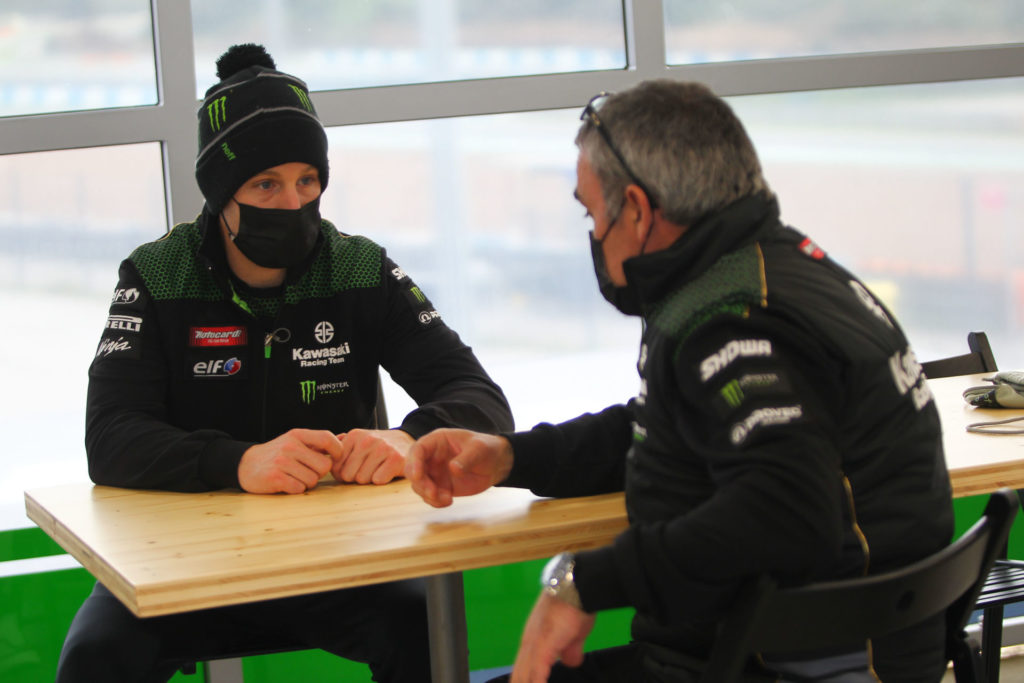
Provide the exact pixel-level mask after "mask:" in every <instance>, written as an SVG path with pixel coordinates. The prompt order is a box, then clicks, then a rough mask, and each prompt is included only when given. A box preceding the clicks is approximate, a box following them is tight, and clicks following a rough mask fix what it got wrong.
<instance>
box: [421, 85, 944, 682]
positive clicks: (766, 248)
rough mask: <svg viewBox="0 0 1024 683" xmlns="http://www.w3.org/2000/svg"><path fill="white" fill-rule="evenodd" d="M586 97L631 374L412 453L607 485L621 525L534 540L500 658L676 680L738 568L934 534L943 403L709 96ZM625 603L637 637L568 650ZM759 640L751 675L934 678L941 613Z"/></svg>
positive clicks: (554, 487) (799, 579)
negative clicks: (767, 646) (843, 641)
mask: <svg viewBox="0 0 1024 683" xmlns="http://www.w3.org/2000/svg"><path fill="white" fill-rule="evenodd" d="M582 120H583V125H582V126H581V128H580V131H579V134H578V136H577V139H576V143H577V146H578V147H579V159H578V164H577V185H576V191H575V195H576V198H577V199H578V200H579V201H580V203H582V204H583V206H584V207H585V208H586V210H587V214H588V215H589V216H590V217H591V218H592V220H593V227H594V229H593V232H592V233H591V247H592V252H593V258H594V267H595V271H596V273H597V279H598V282H599V284H600V289H601V292H602V293H603V294H604V296H605V298H607V299H608V301H609V302H611V303H612V304H613V305H614V306H615V307H616V308H617V309H619V310H620V311H622V312H623V313H626V314H628V315H636V316H640V317H642V319H643V323H644V324H643V337H642V340H641V344H640V350H639V360H638V362H637V369H638V371H639V374H640V389H639V393H638V394H637V395H636V397H634V398H633V399H631V400H630V401H629V402H628V403H626V404H623V405H616V406H611V407H609V408H607V409H605V410H604V411H602V412H600V413H598V414H585V415H581V416H580V417H578V418H575V419H573V420H570V421H568V422H565V423H562V424H559V425H551V424H540V425H537V426H536V427H534V428H533V429H532V430H530V431H526V432H519V433H514V434H505V435H502V436H494V435H484V434H477V433H473V432H468V431H463V430H452V429H442V430H438V431H435V432H432V433H431V434H428V435H427V436H424V437H422V438H420V439H419V441H418V442H417V444H416V445H415V446H414V448H413V450H412V451H411V452H410V455H409V458H408V459H407V461H406V476H408V477H409V479H410V480H411V481H412V483H413V486H414V488H415V489H416V490H417V491H418V492H419V493H420V495H421V496H423V498H424V500H426V501H427V502H428V503H430V504H432V505H436V506H443V505H448V504H450V503H451V501H452V497H453V496H459V495H472V494H474V493H478V492H480V491H482V490H484V489H486V488H487V487H489V486H492V485H502V486H519V487H527V488H530V489H531V490H532V491H534V492H535V493H537V494H539V495H545V496H577V495H587V494H596V493H601V492H607V491H614V490H624V491H625V494H626V504H627V508H628V511H629V520H630V525H629V528H628V529H627V530H626V531H624V532H623V533H622V534H621V535H620V536H619V537H618V538H617V539H616V540H615V542H614V543H613V544H612V545H610V546H608V547H604V548H599V549H596V550H591V551H587V552H580V553H575V554H573V553H561V554H559V555H558V556H556V557H555V558H554V559H553V560H552V562H551V563H549V564H548V567H547V569H546V570H545V572H544V576H543V581H542V584H543V586H544V588H543V592H542V594H541V596H540V598H539V599H538V601H537V604H536V605H535V607H534V610H533V613H532V614H531V616H530V619H529V621H528V623H527V625H526V628H525V631H524V633H523V637H522V643H521V646H520V650H519V654H518V656H517V658H516V662H515V667H514V670H513V673H512V676H511V678H512V680H513V681H516V682H521V681H545V680H553V681H688V680H693V679H694V676H695V672H696V671H698V670H699V668H700V663H701V660H702V658H703V657H705V656H706V654H707V652H708V650H709V648H710V646H711V645H712V643H713V640H714V637H715V628H716V624H717V623H718V621H719V620H720V619H721V618H722V616H723V615H724V614H725V613H726V611H727V610H729V609H730V608H731V603H732V600H733V598H734V596H735V592H736V590H737V588H738V586H739V585H741V584H742V583H743V582H744V581H746V580H749V579H751V578H753V577H755V576H758V575H760V574H763V573H768V574H771V575H772V576H773V577H775V578H776V579H777V580H778V581H779V582H780V583H781V584H783V585H800V584H803V583H807V582H810V581H817V580H823V579H837V578H843V577H855V576H862V575H865V574H872V573H876V572H882V571H886V570H889V569H893V568H896V567H900V566H903V565H906V564H909V563H911V562H913V561H915V560H917V559H920V558H922V557H924V556H926V555H929V554H931V553H933V552H935V551H936V550H938V549H940V548H942V547H943V546H944V545H946V544H947V543H948V542H949V540H950V537H951V535H952V505H951V497H950V489H949V479H948V475H947V473H946V469H945V463H944V457H943V450H942V439H941V430H940V426H939V417H938V413H937V411H936V408H935V405H934V402H933V401H932V400H931V397H930V394H929V393H928V389H927V385H926V384H925V379H924V376H923V374H922V373H921V370H920V366H919V365H918V364H917V362H916V360H915V359H914V354H913V351H912V349H911V347H910V345H909V344H908V342H907V339H906V337H905V336H904V334H903V332H902V330H901V329H900V327H899V325H898V324H897V322H896V320H895V319H894V318H893V316H892V314H891V313H890V312H889V311H888V310H887V309H886V308H885V306H884V305H883V304H882V303H881V302H880V301H878V300H877V299H876V298H875V297H874V296H873V295H872V294H871V293H870V291H869V290H868V288H867V287H865V286H864V285H863V284H862V283H861V282H860V281H859V280H858V279H857V278H856V277H855V276H853V275H852V274H850V273H849V272H848V271H846V270H845V269H844V268H843V267H842V266H840V265H839V264H837V263H836V262H834V261H832V260H831V259H830V258H829V257H828V256H827V255H826V254H825V252H824V251H823V249H822V248H821V247H819V246H818V245H817V244H815V242H813V241H812V240H811V239H810V238H809V237H807V236H805V235H804V234H801V233H799V232H797V231H796V230H794V229H792V228H790V227H788V226H786V225H784V224H783V223H782V222H781V220H780V217H779V207H778V204H777V201H776V198H775V196H774V194H773V193H772V192H771V190H770V189H769V187H768V184H767V183H766V182H765V180H764V178H763V176H762V172H761V166H760V163H759V161H758V158H757V154H756V152H755V150H754V147H753V145H752V144H751V141H750V139H749V138H748V136H747V134H746V132H745V131H744V129H743V126H742V124H741V123H740V121H739V120H738V119H737V117H736V116H735V115H734V113H733V112H732V110H731V109H730V107H729V106H728V105H727V104H726V103H725V102H724V101H723V100H721V99H720V98H718V97H716V96H715V95H714V94H713V93H712V92H711V91H710V90H709V89H708V88H706V87H704V86H703V85H700V84H696V83H683V82H674V81H667V80H662V81H649V82H644V83H641V84H640V85H638V86H636V87H634V88H632V89H630V90H628V91H625V92H622V93H620V94H616V95H605V94H602V95H599V96H598V97H595V98H594V99H593V100H592V101H591V102H590V104H589V105H587V107H586V109H585V110H584V112H583V116H582ZM625 606H630V607H633V608H635V610H636V616H635V618H634V620H633V625H632V634H633V642H632V643H630V644H628V645H625V646H623V647H619V648H614V649H610V650H604V651H599V652H592V653H589V654H587V655H586V656H584V654H583V642H584V639H585V638H586V636H587V634H588V633H589V632H590V630H591V628H592V627H593V624H594V618H595V616H594V615H595V613H596V612H598V611H600V610H605V609H611V608H617V607H625ZM836 616H837V618H841V616H842V615H836ZM774 654H775V655H777V656H774V657H773V656H771V655H770V654H769V655H766V656H765V657H764V658H762V659H761V660H759V661H757V662H753V661H752V662H751V663H750V667H749V671H748V675H749V676H750V677H752V678H753V679H755V680H761V679H762V678H763V679H765V680H779V679H780V678H781V679H783V680H801V681H831V682H833V683H838V682H839V681H843V683H853V682H855V681H856V682H859V681H878V680H879V679H880V680H882V681H885V682H886V683H910V682H917V681H921V682H924V681H931V682H934V681H937V680H939V678H940V677H941V675H942V671H943V669H944V664H945V661H944V656H943V623H942V620H941V616H940V618H938V619H935V620H932V621H929V622H927V623H924V624H921V625H920V626H917V627H914V628H912V629H909V630H907V631H904V632H901V633H898V634H896V635H894V636H892V637H888V638H885V639H882V640H879V641H877V642H873V643H867V644H866V645H865V646H863V647H857V648H855V649H854V650H853V651H851V652H833V653H811V654H810V655H806V653H805V656H803V657H797V656H794V655H793V653H774ZM559 660H561V663H558V662H559Z"/></svg>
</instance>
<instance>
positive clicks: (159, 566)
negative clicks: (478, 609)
mask: <svg viewBox="0 0 1024 683" xmlns="http://www.w3.org/2000/svg"><path fill="white" fill-rule="evenodd" d="M25 507H26V510H27V513H28V516H29V518H30V519H32V521H34V522H35V523H36V524H38V525H39V527H40V528H42V529H43V531H45V532H46V533H47V534H49V535H50V536H51V537H52V538H53V539H54V540H56V541H57V542H58V543H59V544H60V545H61V546H62V547H63V548H64V549H65V550H67V551H68V552H69V553H70V554H71V555H72V556H74V557H75V559H77V560H78V561H79V562H80V563H81V564H82V565H83V566H84V567H85V568H86V569H88V570H89V571H90V572H91V573H92V574H93V575H94V576H96V578H97V579H99V580H100V581H101V582H102V583H103V584H104V585H105V586H106V587H107V588H109V589H110V591H111V592H112V593H114V595H116V596H117V597H118V598H119V599H120V600H121V601H122V602H123V603H124V604H125V605H127V606H128V608H129V609H131V610H132V611H133V612H134V613H135V614H137V615H139V616H141V617H148V616H155V615H160V614H170V613H175V612H185V611H189V610H195V609H201V608H206V607H215V606H221V605H231V604H238V603H244V602H251V601H255V600H264V599H268V598H277V597H284V596H289V595H299V594H305V593H314V592H319V591H326V590H332V589H336V588H345V587H350V586H360V585H365V584H372V583H380V582H384V581H391V580H396V579H403V578H410V577H419V576H427V577H428V579H427V590H428V595H427V602H428V609H429V612H430V638H431V643H430V646H431V660H432V661H431V663H432V666H433V679H434V680H435V681H445V682H447V681H468V680H469V669H468V657H467V652H466V629H465V611H464V607H463V600H462V598H463V594H462V577H461V573H460V572H461V571H462V570H464V569H474V568H478V567H487V566H491V565H499V564H507V563H511V562H519V561H523V560H530V559H536V558H541V557H549V556H551V555H554V554H556V553H558V552H559V551H561V550H566V549H585V548H593V547H597V546H601V545H606V544H608V543H609V542H611V540H612V539H613V538H614V537H615V536H616V535H617V534H618V533H619V532H621V531H622V530H623V529H624V528H625V527H626V514H625V507H624V503H623V498H622V495H621V494H611V495H604V496H594V497H589V498H568V499H563V500H550V499H540V498H537V497H535V496H533V495H532V494H530V493H529V492H528V491H525V490H521V489H502V488H495V489H491V490H489V491H487V492H485V493H484V494H481V495H479V496H473V497H469V498H459V499H457V500H456V501H455V503H454V504H453V505H452V506H451V507H448V508H443V509H435V508H431V507H430V506H428V505H427V504H426V503H424V502H423V501H422V500H421V499H420V498H419V496H417V495H416V494H415V493H413V492H412V489H411V488H410V486H409V484H408V482H406V481H405V480H400V481H396V482H393V483H391V484H388V485H386V486H358V485H346V484H339V483H336V482H333V481H327V482H322V483H321V484H320V485H319V486H317V487H316V488H315V489H313V490H312V491H309V492H308V493H305V494H302V495H297V496H285V495H279V496H257V495H252V494H247V493H242V492H239V491H217V492H212V493H188V494H185V493H168V492H161V491H137V490H129V489H119V488H110V487H106V486H93V485H92V484H72V485H65V486H55V487H50V488H43V489H37V490H32V491H26V492H25Z"/></svg>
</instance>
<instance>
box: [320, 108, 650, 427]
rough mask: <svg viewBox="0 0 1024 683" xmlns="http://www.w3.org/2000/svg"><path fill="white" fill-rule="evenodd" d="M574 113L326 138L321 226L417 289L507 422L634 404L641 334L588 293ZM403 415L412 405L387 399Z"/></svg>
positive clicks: (335, 132) (350, 131) (345, 132)
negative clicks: (376, 256)
mask: <svg viewBox="0 0 1024 683" xmlns="http://www.w3.org/2000/svg"><path fill="white" fill-rule="evenodd" d="M578 125H579V112H578V111H559V112H540V113H530V114H508V115H502V116H487V117H466V118H459V119H451V120H439V121H420V122H410V123H395V124H376V125H367V126H352V127H345V128H337V129H331V130H330V133H329V135H330V144H331V153H330V156H331V184H330V186H329V187H328V188H327V191H326V193H325V195H324V200H323V205H322V207H323V213H324V216H325V217H327V218H329V219H331V220H333V221H334V222H335V223H336V224H337V225H338V227H339V228H340V229H341V230H344V231H346V232H353V233H360V234H365V235H367V236H369V237H371V238H373V239H374V240H376V241H378V242H380V243H381V244H383V245H385V246H386V247H387V248H388V252H389V254H390V255H391V256H392V258H394V259H395V261H397V263H398V264H399V265H400V266H402V268H403V269H404V270H406V272H408V273H409V275H410V276H411V277H412V278H413V279H414V280H416V282H417V283H418V284H419V285H420V286H421V287H422V288H423V289H424V291H425V292H426V293H427V294H428V295H429V296H430V297H431V299H432V300H433V302H434V303H435V304H436V305H437V307H438V310H439V311H440V313H441V314H442V315H443V316H444V318H445V319H446V320H447V321H448V323H449V324H450V325H452V326H453V327H454V328H455V329H456V330H457V331H458V332H459V334H461V335H462V336H463V338H464V339H465V340H466V341H467V343H469V344H470V345H471V346H473V348H474V349H475V350H476V352H477V354H478V355H479V356H480V358H481V360H482V361H483V362H484V365H485V366H486V368H487V370H488V371H489V372H491V374H492V375H493V376H494V378H495V379H496V380H497V381H498V383H499V384H501V386H502V388H504V389H505V391H506V393H507V394H508V396H509V400H510V401H511V403H512V409H513V412H514V414H515V418H516V423H517V424H519V425H520V426H532V425H533V424H534V423H536V422H538V421H540V420H545V419H547V420H550V419H561V418H569V417H573V416H575V415H577V414H579V413H581V412H583V411H585V410H596V409H600V408H603V407H604V406H606V405H608V404H610V403H613V402H619V401H624V400H626V399H628V398H630V397H631V396H633V395H635V394H636V390H637V386H638V381H639V380H638V379H637V375H636V370H635V364H636V351H637V348H638V344H639V334H640V324H639V321H638V320H636V319H635V318H627V317H625V316H622V315H620V314H619V313H618V312H616V311H615V310H614V309H612V307H611V306H609V305H608V304H607V303H606V302H605V301H604V299H602V298H601V295H600V293H599V292H598V290H597V281H596V278H595V277H594V271H593V266H592V264H591V260H590V243H589V239H588V230H589V229H590V225H589V223H588V222H587V221H586V220H585V219H584V218H583V208H582V207H581V206H580V205H579V204H577V203H576V201H575V200H574V199H573V197H572V192H573V189H574V188H575V184H576V175H575V166H576V148H575V146H574V145H573V142H572V141H573V137H574V136H575V131H576V127H577V126H578ZM388 401H389V403H390V404H391V405H393V406H395V407H394V408H391V407H390V406H389V411H390V412H391V413H392V414H395V415H400V414H403V410H406V409H408V408H410V407H411V403H410V402H409V401H408V399H407V398H405V397H404V395H402V394H400V393H399V392H394V391H388Z"/></svg>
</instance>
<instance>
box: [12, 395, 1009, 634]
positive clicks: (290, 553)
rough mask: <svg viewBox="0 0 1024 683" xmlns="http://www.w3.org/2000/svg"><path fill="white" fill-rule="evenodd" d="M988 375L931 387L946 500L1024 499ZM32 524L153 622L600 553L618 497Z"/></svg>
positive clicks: (309, 496)
mask: <svg viewBox="0 0 1024 683" xmlns="http://www.w3.org/2000/svg"><path fill="white" fill-rule="evenodd" d="M986 376H988V375H966V376H962V377H951V378H946V379H938V380H928V386H929V387H930V388H931V390H932V393H933V396H934V397H935V402H936V405H937V406H938V408H939V412H940V416H941V419H942V424H943V441H944V445H945V451H946V461H947V465H948V467H949V470H950V478H951V480H952V484H953V495H954V496H957V497H959V496H968V495H975V494H981V493H988V492H991V491H993V490H995V489H997V488H1000V487H1003V486H1007V487H1010V488H1024V436H1021V435H1018V436H996V435H987V434H974V433H969V432H967V431H966V429H965V427H966V425H967V424H969V423H972V422H977V421H982V420H997V419H1002V418H1005V417H1011V416H1014V415H1024V410H999V409H979V408H974V407H971V406H969V405H967V404H966V403H965V402H964V400H963V398H962V392H963V390H964V389H966V388H967V387H970V386H976V385H979V384H983V383H984V381H983V378H984V377H986ZM25 505H26V510H27V513H28V516H29V518H30V519H32V521H34V522H35V523H36V524H38V525H39V526H40V528H42V529H43V531H45V532H46V533H47V534H49V535H50V536H51V537H53V538H54V539H55V540H56V541H57V542H58V543H59V544H61V546H63V547H64V548H65V549H66V550H67V551H68V552H69V553H70V554H71V555H72V556H74V557H75V558H76V559H77V560H78V561H79V562H81V563H82V565H83V566H85V568H86V569H88V570H89V571H90V572H92V573H93V574H94V575H95V576H96V577H97V578H98V579H100V580H101V581H102V582H103V583H104V584H105V585H106V586H107V587H108V588H109V589H110V590H111V591H112V592H113V593H114V594H115V595H117V596H118V597H119V598H120V599H121V600H122V601H123V602H124V603H125V605H127V606H128V607H129V608H130V609H131V610H132V611H133V612H135V613H136V614H138V615H140V616H152V615H158V614H168V613H173V612H182V611H188V610H194V609H200V608H203V607H211V606H219V605H228V604H236V603H243V602H248V601H252V600H256V599H265V598H273V597H283V596H287V595H296V594H301V593H311V592H317V591H323V590H330V589H334V588H343V587H346V586H357V585H363V584H369V583H378V582H383V581H388V580H392V579H400V578H408V577H413V576H428V575H434V574H443V573H448V572H457V571H461V570H463V569H473V568H478V567H485V566H492V565H498V564H505V563H509V562H517V561H522V560H529V559H536V558H540V557H547V556H550V555H553V554H555V553H557V552H559V551H560V550H564V549H583V548H590V547H597V546H600V545H604V544H607V543H609V542H610V541H611V540H612V539H613V538H614V537H615V536H616V535H617V534H618V533H619V532H620V531H621V530H623V529H624V528H625V526H626V516H625V506H624V503H623V497H622V494H609V495H605V496H594V497H588V498H569V499H562V500H550V499H540V498H537V497H535V496H533V495H532V494H530V493H529V492H527V491H523V490H519V489H504V488H494V489H491V490H489V491H487V492H485V493H483V494H481V495H479V496H472V497H468V498H459V499H456V501H455V503H454V504H453V505H452V506H451V507H449V508H444V509H434V508H431V507H429V506H428V505H426V504H425V503H423V502H422V501H421V500H420V499H419V497H418V496H417V495H416V494H415V493H413V492H412V490H411V489H410V487H409V484H408V482H406V481H404V480H399V481H396V482H393V483H391V484H388V485H387V486H383V487H378V486H357V485H346V484H339V483H336V482H333V481H325V482H322V483H321V484H320V485H319V486H317V487H316V488H315V489H313V490H312V491H309V492H308V493H305V494H302V495H298V496H284V495H278V496H258V495H252V494H247V493H242V492H239V491H215V492H211V493H198V494H197V493H169V492H161V491H137V490H128V489H118V488H110V487H105V486H93V485H92V484H87V483H82V484H69V485H64V486H55V487H49V488H42V489H36V490H31V491H26V492H25Z"/></svg>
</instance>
